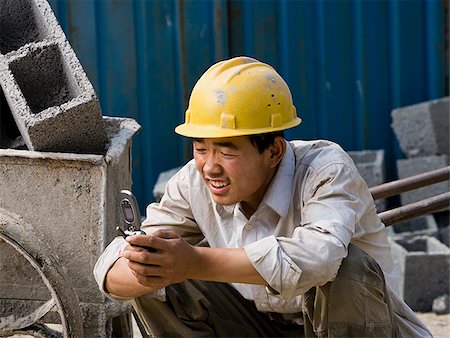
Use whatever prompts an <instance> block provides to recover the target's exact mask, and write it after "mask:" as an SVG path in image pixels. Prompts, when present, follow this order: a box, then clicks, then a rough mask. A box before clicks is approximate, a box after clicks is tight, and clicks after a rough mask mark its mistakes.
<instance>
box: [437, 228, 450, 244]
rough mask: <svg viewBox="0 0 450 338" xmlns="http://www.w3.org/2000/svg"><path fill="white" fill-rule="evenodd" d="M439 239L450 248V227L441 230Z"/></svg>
mask: <svg viewBox="0 0 450 338" xmlns="http://www.w3.org/2000/svg"><path fill="white" fill-rule="evenodd" d="M438 239H439V240H440V241H441V242H442V243H444V244H445V245H447V246H448V247H449V248H450V225H449V226H446V227H445V228H441V229H439V233H438Z"/></svg>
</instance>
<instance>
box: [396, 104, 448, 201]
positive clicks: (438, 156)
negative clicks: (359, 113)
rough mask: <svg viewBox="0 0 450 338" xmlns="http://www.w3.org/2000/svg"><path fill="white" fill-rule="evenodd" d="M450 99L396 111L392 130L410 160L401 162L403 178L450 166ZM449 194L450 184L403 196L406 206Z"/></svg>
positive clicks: (438, 185)
mask: <svg viewBox="0 0 450 338" xmlns="http://www.w3.org/2000/svg"><path fill="white" fill-rule="evenodd" d="M449 102H450V98H449V97H444V98H441V99H438V100H433V101H428V102H424V103H420V104H416V105H412V106H408V107H403V108H398V109H394V110H393V111H392V127H393V129H394V132H395V135H396V136H397V139H398V141H399V143H400V147H401V149H402V150H403V152H404V153H405V155H406V157H407V159H402V160H398V161H397V171H398V176H399V178H405V177H409V176H412V175H417V174H421V173H424V172H428V171H431V170H434V169H439V168H442V167H445V166H448V165H449V154H450V151H449V120H450V109H449ZM447 191H449V182H448V181H447V182H442V183H437V184H433V185H431V186H428V187H424V188H421V189H417V190H414V191H411V192H405V193H403V194H401V201H402V204H409V203H412V202H417V201H420V200H422V199H424V198H427V197H432V196H436V195H438V194H442V193H445V192H447Z"/></svg>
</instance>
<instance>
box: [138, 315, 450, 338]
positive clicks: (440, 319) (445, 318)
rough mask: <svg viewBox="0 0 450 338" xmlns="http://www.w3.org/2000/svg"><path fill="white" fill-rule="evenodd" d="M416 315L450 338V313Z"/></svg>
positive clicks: (439, 334)
mask: <svg viewBox="0 0 450 338" xmlns="http://www.w3.org/2000/svg"><path fill="white" fill-rule="evenodd" d="M417 315H418V316H419V318H420V319H421V320H422V321H423V322H424V323H425V324H426V325H427V327H428V328H429V329H430V331H431V333H432V334H433V337H434V338H450V314H446V315H437V314H435V313H433V312H427V313H420V312H418V313H417ZM133 329H134V337H135V338H142V335H141V333H140V332H139V329H138V327H137V325H136V323H134V325H133Z"/></svg>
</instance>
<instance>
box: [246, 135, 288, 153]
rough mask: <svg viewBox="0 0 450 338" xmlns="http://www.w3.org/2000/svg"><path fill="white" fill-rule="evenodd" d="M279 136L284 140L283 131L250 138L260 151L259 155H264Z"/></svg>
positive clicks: (250, 136)
mask: <svg viewBox="0 0 450 338" xmlns="http://www.w3.org/2000/svg"><path fill="white" fill-rule="evenodd" d="M277 136H281V137H283V138H284V132H283V130H280V131H274V132H272V133H266V134H256V135H249V138H250V142H251V143H252V144H253V145H254V146H255V147H256V149H258V151H259V153H260V154H262V153H263V152H264V150H266V149H267V148H269V147H270V146H271V145H272V144H273V142H274V141H275V137H277Z"/></svg>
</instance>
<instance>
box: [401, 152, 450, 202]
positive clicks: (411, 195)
mask: <svg viewBox="0 0 450 338" xmlns="http://www.w3.org/2000/svg"><path fill="white" fill-rule="evenodd" d="M448 158H449V157H448V155H440V156H425V157H416V158H411V159H403V160H397V172H398V177H399V178H405V177H409V176H413V175H417V174H421V173H425V172H428V171H431V170H434V169H439V168H443V167H446V166H448V165H449V162H448ZM449 190H450V182H449V181H446V182H440V183H436V184H433V185H429V186H426V187H423V188H419V189H415V190H412V191H408V192H405V193H402V194H400V199H401V202H402V205H405V204H409V203H413V202H417V201H420V200H423V199H424V198H428V197H432V196H436V195H439V194H443V193H446V192H448V191H449Z"/></svg>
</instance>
